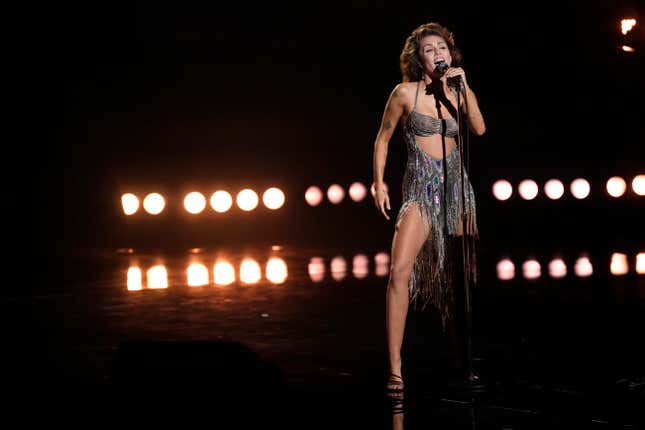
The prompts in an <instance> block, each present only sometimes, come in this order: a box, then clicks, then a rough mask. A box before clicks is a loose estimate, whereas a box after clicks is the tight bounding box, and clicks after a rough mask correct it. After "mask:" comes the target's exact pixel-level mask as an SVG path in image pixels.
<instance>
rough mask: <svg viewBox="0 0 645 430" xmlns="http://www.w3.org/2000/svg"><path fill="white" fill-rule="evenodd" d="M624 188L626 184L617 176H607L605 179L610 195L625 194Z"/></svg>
mask: <svg viewBox="0 0 645 430" xmlns="http://www.w3.org/2000/svg"><path fill="white" fill-rule="evenodd" d="M626 189H627V184H626V183H625V180H624V179H623V178H621V177H619V176H614V177H612V178H609V180H608V181H607V192H608V193H609V195H610V196H612V197H620V196H622V195H623V194H625V190H626Z"/></svg>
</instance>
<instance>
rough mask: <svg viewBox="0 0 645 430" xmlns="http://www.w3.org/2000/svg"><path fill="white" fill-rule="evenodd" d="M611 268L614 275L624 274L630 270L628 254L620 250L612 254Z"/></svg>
mask: <svg viewBox="0 0 645 430" xmlns="http://www.w3.org/2000/svg"><path fill="white" fill-rule="evenodd" d="M609 270H610V271H611V274H612V275H624V274H626V273H627V272H629V265H628V264H627V255H625V254H621V253H620V252H614V253H613V254H611V263H609Z"/></svg>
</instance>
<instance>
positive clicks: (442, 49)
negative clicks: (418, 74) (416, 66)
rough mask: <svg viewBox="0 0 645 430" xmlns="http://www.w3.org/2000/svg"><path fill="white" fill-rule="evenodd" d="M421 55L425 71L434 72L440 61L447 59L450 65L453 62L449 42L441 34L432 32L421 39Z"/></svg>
mask: <svg viewBox="0 0 645 430" xmlns="http://www.w3.org/2000/svg"><path fill="white" fill-rule="evenodd" d="M419 57H420V58H421V64H422V65H423V68H424V70H425V71H427V72H430V73H432V72H433V71H434V69H435V67H436V66H435V64H436V63H437V62H438V61H441V60H443V61H445V62H446V63H447V64H448V65H450V63H451V62H452V57H451V56H450V49H449V48H448V44H447V43H446V41H445V40H444V39H443V37H441V36H437V35H435V34H431V35H429V36H426V37H424V38H423V39H421V42H420V43H419Z"/></svg>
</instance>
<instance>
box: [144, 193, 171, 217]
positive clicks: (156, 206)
mask: <svg viewBox="0 0 645 430" xmlns="http://www.w3.org/2000/svg"><path fill="white" fill-rule="evenodd" d="M165 206H166V201H165V200H164V198H163V197H162V195H161V194H159V193H150V194H148V195H147V196H146V198H145V199H143V209H145V211H146V212H148V213H149V214H150V215H158V214H160V213H161V211H163V208H164V207H165Z"/></svg>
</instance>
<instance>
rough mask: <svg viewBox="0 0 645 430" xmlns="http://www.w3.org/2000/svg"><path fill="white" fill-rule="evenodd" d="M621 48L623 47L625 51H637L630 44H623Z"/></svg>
mask: <svg viewBox="0 0 645 430" xmlns="http://www.w3.org/2000/svg"><path fill="white" fill-rule="evenodd" d="M620 49H622V50H623V51H625V52H635V51H636V50H635V49H634V48H633V47H631V46H629V45H622V46H621V47H620Z"/></svg>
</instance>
